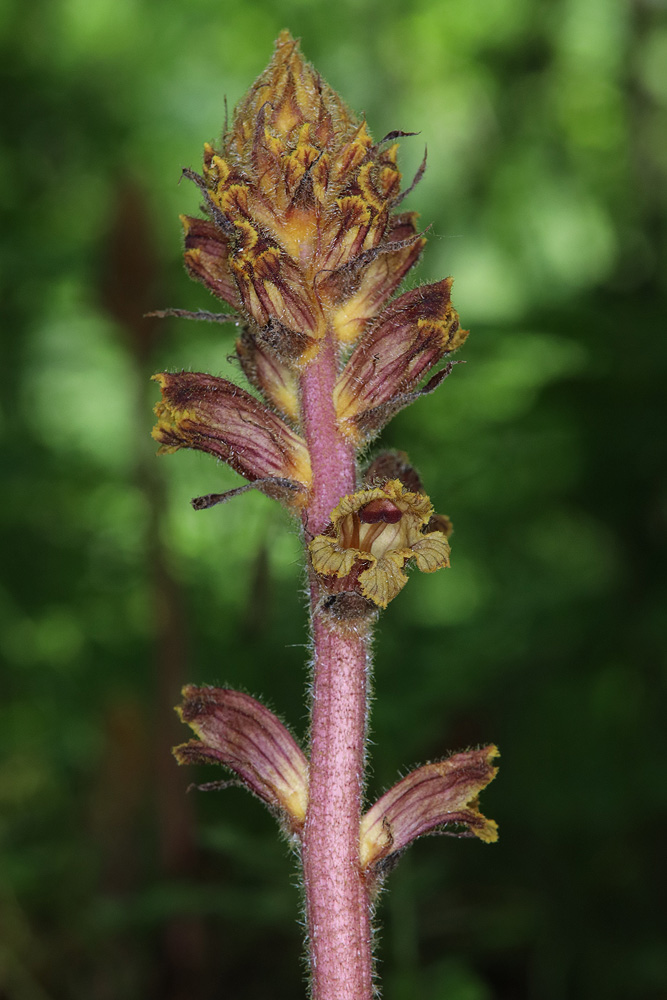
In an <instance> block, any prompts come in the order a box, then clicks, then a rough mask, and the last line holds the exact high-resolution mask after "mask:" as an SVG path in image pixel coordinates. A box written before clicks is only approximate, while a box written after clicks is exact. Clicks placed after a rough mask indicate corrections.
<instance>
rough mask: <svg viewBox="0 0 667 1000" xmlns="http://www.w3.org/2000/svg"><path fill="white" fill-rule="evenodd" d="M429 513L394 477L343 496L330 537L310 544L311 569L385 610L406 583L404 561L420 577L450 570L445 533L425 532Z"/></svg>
mask: <svg viewBox="0 0 667 1000" xmlns="http://www.w3.org/2000/svg"><path fill="white" fill-rule="evenodd" d="M432 514H433V507H432V506H431V501H430V500H429V498H428V497H427V496H425V495H424V494H423V493H412V492H410V491H409V490H407V489H406V488H405V487H404V486H403V484H402V483H401V481H400V480H398V479H392V480H390V481H389V482H387V483H385V484H384V486H379V487H376V488H374V489H368V490H360V491H359V492H358V493H353V494H351V495H350V496H346V497H343V499H342V500H341V501H340V503H339V504H338V506H337V507H336V509H335V510H334V511H333V513H332V514H331V529H330V530H331V534H325V535H316V537H315V538H314V539H313V540H312V542H311V543H310V557H311V561H312V564H313V569H314V570H315V572H316V573H319V574H321V575H322V576H335V577H338V578H339V579H341V578H348V581H349V584H350V586H349V589H350V590H355V589H359V590H360V592H361V594H362V595H363V596H364V597H366V598H367V599H368V600H370V601H372V602H373V603H374V604H376V605H377V606H378V607H380V608H386V607H387V605H388V604H389V602H390V601H391V600H393V598H394V597H396V595H397V594H398V593H399V591H400V590H401V589H402V588H403V587H404V586H405V584H406V583H407V580H408V578H407V576H406V574H405V572H404V571H403V567H404V566H405V563H406V562H407V561H408V560H409V559H414V561H415V562H416V564H417V567H418V569H420V570H421V571H422V572H423V573H434V572H435V570H437V569H442V568H443V567H447V566H449V543H448V541H447V536H446V534H445V533H444V532H443V531H440V530H435V531H429V530H428V525H429V521H430V520H431V516H432ZM425 528H426V529H427V530H424V529H425ZM357 585H358V586H357Z"/></svg>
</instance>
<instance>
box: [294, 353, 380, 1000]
mask: <svg viewBox="0 0 667 1000" xmlns="http://www.w3.org/2000/svg"><path fill="white" fill-rule="evenodd" d="M336 374H337V356H336V352H335V350H334V347H333V343H332V342H331V340H329V341H327V343H326V344H325V345H324V346H323V348H322V350H321V351H320V354H319V355H318V357H317V359H316V360H315V361H314V362H312V363H311V365H309V367H308V368H307V369H306V370H305V372H304V374H303V376H302V379H301V391H302V414H303V425H304V432H305V436H306V440H307V443H308V447H309V450H310V456H311V463H312V468H313V490H312V500H311V503H310V505H309V507H308V510H307V511H306V513H305V515H304V524H305V530H306V535H307V537H312V536H313V535H314V534H317V533H318V532H320V531H322V530H323V529H324V528H325V527H326V525H327V523H328V521H329V517H330V514H331V511H332V510H333V508H334V507H335V506H336V505H337V503H338V501H339V500H340V498H341V497H342V496H344V495H345V494H348V493H352V492H354V490H355V488H356V459H355V452H354V448H353V446H352V445H350V444H349V443H347V442H346V441H345V440H344V439H343V438H342V436H341V435H340V434H339V432H338V429H337V426H336V421H335V414H334V408H333V398H332V394H333V385H334V380H335V378H336ZM319 596H320V595H319V587H318V584H317V581H316V580H315V579H314V578H312V579H311V588H310V600H311V622H312V636H313V644H314V665H313V704H312V720H311V733H310V737H311V743H310V790H309V805H308V813H307V817H306V824H305V830H304V836H303V867H304V880H305V887H306V914H307V921H308V944H309V953H310V969H311V980H312V987H313V996H314V1000H370V997H371V996H372V963H371V929H370V912H369V901H368V895H367V891H366V888H365V885H364V883H363V880H362V877H361V873H360V868H359V823H360V818H361V797H362V790H363V779H364V749H365V730H366V711H367V659H368V652H367V641H368V640H367V638H365V637H364V636H363V635H361V634H356V633H354V632H353V631H351V630H346V631H342V630H341V629H340V628H338V627H336V626H335V625H332V624H331V623H330V622H329V621H327V620H326V619H325V618H324V617H323V616H322V615H320V614H319V613H318V601H319Z"/></svg>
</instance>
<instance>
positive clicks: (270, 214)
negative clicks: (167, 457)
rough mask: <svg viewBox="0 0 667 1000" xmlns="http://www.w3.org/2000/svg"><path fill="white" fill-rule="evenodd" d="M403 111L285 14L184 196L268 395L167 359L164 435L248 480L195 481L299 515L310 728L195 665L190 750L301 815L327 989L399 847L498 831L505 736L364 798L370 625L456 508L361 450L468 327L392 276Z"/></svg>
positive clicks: (424, 290) (194, 757)
mask: <svg viewBox="0 0 667 1000" xmlns="http://www.w3.org/2000/svg"><path fill="white" fill-rule="evenodd" d="M407 134H410V133H404V132H391V133H389V135H386V136H385V137H384V139H382V140H380V141H379V142H374V141H373V139H372V138H371V136H370V135H369V133H368V129H367V126H366V122H365V121H363V120H359V119H358V118H357V117H356V116H355V115H354V114H353V113H352V112H351V111H350V109H349V108H347V107H346V105H345V104H344V103H343V102H342V100H341V99H340V98H339V97H338V95H337V94H336V93H335V92H334V91H333V90H332V89H331V88H330V87H329V86H327V84H326V83H325V82H324V81H323V80H322V78H321V77H320V76H319V75H318V73H317V72H316V71H315V70H314V69H313V67H312V66H310V65H308V63H306V62H305V61H304V59H303V57H302V55H301V53H300V51H299V47H298V43H297V42H296V41H294V39H292V38H291V37H290V35H289V34H288V33H287V32H283V33H282V34H281V35H280V37H279V38H278V41H277V43H276V48H275V52H274V55H273V58H272V60H271V62H270V63H269V65H268V67H267V69H266V70H265V71H264V73H262V75H261V76H260V77H259V79H258V80H257V81H256V82H255V83H254V84H253V86H252V87H251V88H250V90H249V92H248V93H247V94H246V96H245V97H244V98H243V99H242V100H241V102H240V103H239V105H238V107H237V108H236V111H235V113H234V116H233V120H232V123H231V127H230V128H229V129H227V130H226V131H225V134H224V135H223V138H222V141H221V144H220V147H219V148H215V147H214V146H212V145H208V144H207V145H206V146H205V147H204V167H203V172H202V173H201V174H198V173H195V172H194V171H193V170H185V171H184V173H185V176H187V177H188V178H189V179H190V180H192V181H194V183H195V184H196V185H197V186H198V188H199V189H200V191H201V195H202V199H203V206H202V209H203V212H204V214H205V218H203V219H200V218H190V217H187V216H185V217H183V219H182V221H183V227H184V231H185V265H186V268H187V270H188V271H189V273H190V274H191V275H192V277H194V278H195V279H196V280H198V281H200V282H201V283H202V284H203V285H205V287H206V288H207V289H208V290H209V291H210V292H212V293H213V294H214V295H215V296H216V297H217V298H219V299H221V300H222V301H223V302H225V303H227V305H228V306H231V307H232V309H233V310H234V313H231V314H230V313H222V314H215V313H209V312H199V313H186V312H184V311H183V310H166V311H165V312H163V313H161V314H160V315H180V316H189V317H191V318H194V319H206V320H211V321H221V322H224V321H228V320H233V321H235V322H237V323H238V324H240V326H241V334H240V337H239V338H238V340H237V342H236V355H237V357H238V360H239V362H240V365H241V368H242V370H243V373H244V375H245V377H246V379H247V380H248V382H249V383H250V385H251V386H252V387H253V388H254V390H255V392H256V393H257V394H258V395H259V396H260V397H261V399H263V400H264V401H263V402H261V401H260V400H259V399H258V398H257V396H255V395H251V394H250V393H249V392H247V391H246V390H244V389H242V388H240V387H239V386H237V385H235V384H234V383H232V382H229V381H227V380H226V379H221V378H215V377H213V376H212V375H204V374H200V373H197V372H189V371H181V372H176V373H170V372H162V373H161V374H159V375H155V376H154V378H155V379H156V381H157V382H158V383H159V385H160V388H161V390H162V399H161V401H160V402H159V403H158V404H157V406H156V408H155V409H156V414H157V418H158V419H157V424H156V426H155V428H154V430H153V437H154V438H155V439H156V440H157V441H158V442H159V443H160V451H161V452H173V451H176V450H178V449H179V448H195V449H198V450H200V451H205V452H208V453H210V454H211V455H215V456H216V457H218V458H220V459H222V460H223V461H224V462H226V463H227V464H228V465H230V466H231V467H232V468H233V469H235V470H236V472H238V473H240V474H241V475H242V476H243V477H245V479H246V480H247V481H248V482H247V485H245V486H241V487H239V488H237V489H234V490H230V491H228V492H227V493H222V494H210V495H208V496H205V497H199V498H197V499H196V500H194V501H193V504H194V506H195V507H196V508H197V509H202V508H207V507H211V506H213V505H215V504H218V503H221V502H224V501H227V500H229V499H230V498H231V497H233V496H236V495H238V494H240V493H243V492H244V491H245V490H249V489H258V490H261V491H262V492H263V493H265V494H266V495H267V496H269V497H271V498H273V499H274V500H276V501H277V502H279V503H281V504H283V505H284V506H285V507H287V508H288V510H289V511H290V512H291V513H292V514H293V515H294V517H295V518H298V519H299V520H300V522H301V525H302V537H303V542H304V547H305V553H306V559H307V564H308V580H309V598H310V599H309V605H310V607H309V611H310V623H311V636H312V650H313V659H312V689H311V692H312V697H311V725H310V745H309V748H308V754H307V755H306V753H305V752H304V750H302V748H301V747H300V746H299V745H298V744H297V742H296V740H295V739H294V738H293V737H292V735H291V734H290V733H289V732H288V730H287V729H286V728H285V726H284V725H283V724H282V723H281V722H280V721H279V720H278V719H277V718H276V716H275V715H273V713H271V712H270V711H269V710H268V709H267V708H265V707H264V706H263V705H262V704H261V703H260V702H258V701H256V700H255V699H254V698H251V697H250V696H248V695H246V694H241V693H239V692H237V691H231V690H225V689H219V688H212V687H202V688H197V687H193V686H187V687H186V688H184V690H183V699H184V700H183V705H182V706H181V707H180V709H179V711H180V715H181V718H182V719H183V721H184V722H186V723H187V724H188V725H189V726H190V727H191V728H192V730H193V731H194V733H195V734H196V736H197V739H194V740H190V742H188V743H184V744H183V745H181V746H178V747H176V748H175V750H174V753H175V755H176V759H177V760H178V762H179V763H181V764H187V763H192V762H196V763H200V762H211V763H216V764H222V765H224V766H225V767H227V768H229V769H231V771H233V772H234V773H235V775H236V776H237V777H238V779H239V780H240V781H241V782H242V783H243V784H245V785H246V786H247V788H248V789H250V790H251V791H252V792H254V793H255V794H256V795H257V796H258V797H259V798H260V799H262V800H263V801H264V802H265V803H266V804H267V805H268V807H269V808H270V809H271V810H272V811H273V812H274V814H275V815H276V817H277V818H278V820H279V821H280V823H281V824H282V826H283V828H284V829H285V830H286V831H287V833H288V835H289V837H290V838H291V841H292V843H293V845H294V848H295V850H296V853H297V854H298V856H299V858H300V862H301V865H302V868H303V885H304V892H305V911H306V922H307V946H308V953H309V959H310V977H311V989H312V995H313V997H314V998H315V1000H369V998H370V997H371V996H372V995H373V992H374V982H373V964H372V953H371V939H372V934H371V916H372V906H373V900H374V899H375V897H376V894H377V891H378V889H379V887H380V884H381V882H382V879H383V875H384V874H385V873H386V871H387V870H388V868H389V867H390V865H389V862H390V860H391V859H392V858H395V857H396V856H397V855H398V853H399V852H400V851H402V850H404V849H405V848H406V847H407V846H408V845H409V844H410V843H411V842H412V841H413V840H415V839H416V838H417V837H419V836H421V835H422V834H425V833H432V832H434V831H437V830H440V829H442V828H444V827H446V826H450V825H452V824H454V825H455V826H456V828H457V829H459V830H463V831H464V833H465V834H467V835H474V836H476V837H479V838H480V840H482V841H485V842H491V841H494V840H496V838H497V829H496V824H495V823H494V822H493V821H492V820H488V819H486V818H485V817H484V816H483V815H482V814H481V813H480V812H479V809H478V805H477V796H478V794H479V792H480V791H481V790H482V789H483V788H484V787H485V786H486V785H487V784H488V783H489V782H490V781H491V780H492V778H493V777H494V775H495V771H496V769H495V768H494V767H493V765H492V760H493V758H494V757H495V756H496V755H497V751H496V748H495V747H494V746H486V747H482V748H481V749H477V750H469V751H467V752H465V753H458V754H454V755H453V756H450V757H448V758H447V759H446V760H444V761H441V762H435V763H429V764H426V765H425V766H423V767H418V768H417V769H416V770H413V771H411V772H410V773H409V774H408V775H407V776H406V777H405V778H403V779H402V780H401V781H399V782H398V783H397V784H396V785H395V786H394V787H393V788H391V789H390V790H389V791H388V792H387V793H386V794H385V795H383V796H382V797H381V798H380V799H379V800H378V801H377V802H376V803H375V804H374V805H373V806H371V808H370V809H368V810H367V811H366V812H364V811H363V808H362V800H363V791H364V770H365V740H366V726H367V718H368V687H369V672H370V654H369V648H370V641H371V634H372V630H373V627H374V625H375V622H376V620H377V618H378V615H379V612H380V611H381V610H383V609H385V608H386V607H387V606H388V604H389V603H390V602H391V601H392V600H393V599H394V598H395V597H396V595H397V594H398V593H399V591H400V590H401V589H402V588H403V587H404V586H405V584H406V583H407V581H408V577H407V575H406V569H407V568H409V567H410V566H416V567H417V568H418V569H419V570H421V571H422V572H424V573H433V572H435V571H436V570H440V569H445V568H447V567H448V566H449V551H450V549H449V540H448V539H449V535H450V533H451V523H450V521H449V520H448V518H447V517H445V516H443V515H438V514H435V513H434V511H433V506H432V504H431V501H430V499H429V498H428V496H427V495H426V493H425V492H424V489H423V487H422V484H421V481H420V479H419V476H418V475H417V473H416V471H415V470H414V469H413V468H412V467H411V466H410V464H409V462H408V459H407V456H406V455H405V454H403V453H402V452H388V451H385V452H380V454H379V455H377V457H376V458H375V459H374V460H373V461H372V462H371V464H370V466H368V467H367V468H365V469H364V468H362V465H361V462H360V455H361V454H362V453H363V452H364V451H365V450H366V449H367V446H368V443H369V442H370V441H371V440H373V438H375V436H376V435H377V434H378V433H379V432H380V431H381V429H382V428H383V427H384V426H385V425H386V424H387V422H388V421H389V420H391V418H392V417H393V416H394V415H395V414H396V413H398V411H399V410H401V409H402V408H403V407H405V406H408V405H409V404H411V403H413V402H414V401H415V400H417V399H418V398H419V397H420V396H421V395H423V394H424V393H429V392H432V391H433V390H434V389H436V388H437V387H438V386H439V385H440V383H441V382H442V381H443V380H444V379H445V378H446V376H447V375H448V374H449V373H450V371H451V369H452V364H453V363H452V362H446V360H445V359H447V358H448V356H449V355H450V354H451V353H452V352H453V351H455V350H456V349H457V348H458V347H460V346H461V345H462V344H463V342H464V341H465V339H466V336H467V331H464V330H462V329H461V327H460V325H459V319H458V316H457V313H456V311H455V310H454V308H453V306H452V303H451V299H450V292H451V285H452V279H451V278H446V279H445V280H443V281H439V282H436V283H435V284H432V285H426V286H421V287H418V288H414V289H412V290H411V291H408V292H405V293H404V294H402V295H400V296H399V297H397V298H394V297H393V296H394V294H395V293H396V291H397V289H398V287H399V285H400V283H401V281H402V279H403V278H404V277H405V275H406V274H407V273H408V271H409V270H410V269H411V268H412V267H413V266H414V264H415V263H416V262H417V260H418V258H419V256H420V254H421V252H422V249H423V247H424V244H425V242H426V241H425V239H424V237H423V235H421V234H420V233H419V232H418V230H417V217H416V213H414V212H402V211H400V210H399V206H400V205H401V203H402V202H403V199H404V198H405V196H406V195H407V194H409V192H410V191H411V190H412V188H413V187H414V184H416V183H417V181H418V180H419V179H420V177H421V175H422V173H423V170H424V166H425V163H422V166H421V167H420V169H419V171H418V173H417V175H416V177H415V180H414V181H413V184H412V185H410V187H408V189H407V190H403V191H402V190H401V174H400V172H399V170H398V167H397V166H396V154H397V149H398V145H397V143H396V142H395V141H394V140H395V139H397V138H400V137H401V136H403V135H407Z"/></svg>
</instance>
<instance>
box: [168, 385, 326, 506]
mask: <svg viewBox="0 0 667 1000" xmlns="http://www.w3.org/2000/svg"><path fill="white" fill-rule="evenodd" d="M153 378H154V380H155V381H157V382H159V383H160V387H161V389H162V399H161V401H160V402H159V403H158V404H157V405H156V407H155V413H156V416H157V418H158V421H157V424H156V425H155V427H154V428H153V437H154V438H155V440H156V441H159V443H160V445H161V447H160V452H161V453H169V452H173V451H177V450H178V449H179V448H194V449H196V450H198V451H205V452H208V453H209V454H211V455H215V456H216V457H218V458H221V459H222V460H223V461H224V462H227V464H228V465H230V466H231V467H232V469H234V470H235V471H236V472H238V473H240V474H241V475H242V476H244V477H245V478H246V479H248V480H250V482H255V481H262V483H268V484H273V485H274V486H276V487H277V488H278V490H279V492H280V488H281V487H282V488H283V489H284V488H286V489H287V491H288V494H289V495H290V497H291V500H292V502H293V503H296V504H300V503H301V502H302V500H303V497H304V496H305V493H306V491H307V489H308V487H309V485H310V479H311V471H310V458H309V455H308V449H307V448H306V444H305V442H304V440H303V438H301V437H300V436H299V435H298V434H295V432H294V431H293V430H292V429H291V428H290V427H288V426H287V424H286V423H285V422H284V421H283V420H281V419H280V417H279V416H277V414H275V413H273V411H272V410H269V409H268V407H266V406H264V405H263V404H262V403H260V402H259V401H258V400H257V399H255V397H254V396H251V395H250V394H249V393H247V392H245V391H244V390H243V389H240V388H239V387H238V386H236V385H234V383H233V382H228V381H227V380H226V379H222V378H215V377H214V376H213V375H202V374H201V373H199V372H178V373H175V374H169V373H168V372H163V373H162V374H160V375H154V376H153Z"/></svg>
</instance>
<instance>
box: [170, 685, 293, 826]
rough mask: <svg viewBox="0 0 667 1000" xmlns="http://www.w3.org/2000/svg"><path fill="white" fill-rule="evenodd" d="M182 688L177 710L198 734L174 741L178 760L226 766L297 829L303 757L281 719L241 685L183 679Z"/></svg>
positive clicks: (287, 822)
mask: <svg viewBox="0 0 667 1000" xmlns="http://www.w3.org/2000/svg"><path fill="white" fill-rule="evenodd" d="M182 694H183V704H182V706H179V707H178V708H177V709H176V711H177V712H178V714H179V716H180V718H181V719H182V721H183V722H186V723H187V724H188V725H189V726H190V728H191V729H192V730H193V731H194V732H195V734H196V735H197V737H198V739H196V740H190V741H189V742H188V743H181V745H180V746H177V747H174V749H173V753H174V755H175V757H176V759H177V761H178V763H179V764H222V765H223V766H224V767H227V768H229V769H230V770H231V771H233V772H234V773H235V774H236V775H237V777H238V779H239V781H240V782H241V784H243V785H245V787H246V788H247V789H249V791H251V792H252V793H253V794H254V795H256V796H257V797H258V798H259V799H261V800H262V801H263V802H265V803H266V804H267V805H268V806H269V808H270V809H271V810H272V811H274V812H276V813H277V814H278V816H279V817H280V818H281V819H282V820H283V822H285V823H286V825H287V826H288V828H289V829H290V830H291V831H292V832H293V833H300V832H301V829H302V827H303V823H304V820H305V818H306V809H307V807H308V761H307V760H306V758H305V756H304V753H303V751H302V750H301V747H299V745H298V744H297V743H296V741H295V739H294V737H293V736H292V735H291V733H290V732H289V731H288V730H287V729H286V728H285V726H284V725H283V724H282V722H281V721H280V719H278V718H277V717H276V716H275V715H274V714H273V712H270V711H269V710H268V708H266V707H265V706H264V705H262V703H261V702H259V701H257V700H256V699H255V698H251V697H250V695H247V694H242V693H241V692H240V691H230V690H228V689H226V688H213V687H202V688H198V687H195V686H194V685H192V684H188V685H186V687H184V688H183V691H182ZM223 784H224V783H223Z"/></svg>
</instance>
